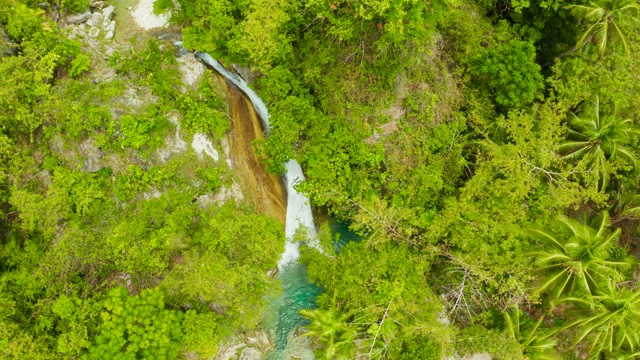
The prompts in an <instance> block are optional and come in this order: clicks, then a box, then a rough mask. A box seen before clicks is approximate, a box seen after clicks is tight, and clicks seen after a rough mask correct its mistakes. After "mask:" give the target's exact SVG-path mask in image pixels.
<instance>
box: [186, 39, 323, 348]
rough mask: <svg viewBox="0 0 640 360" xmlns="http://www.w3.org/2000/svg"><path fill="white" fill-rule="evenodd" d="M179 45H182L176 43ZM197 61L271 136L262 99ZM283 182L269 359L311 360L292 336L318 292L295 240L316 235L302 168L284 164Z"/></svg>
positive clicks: (204, 57)
mask: <svg viewBox="0 0 640 360" xmlns="http://www.w3.org/2000/svg"><path fill="white" fill-rule="evenodd" d="M176 45H182V44H181V43H176ZM196 57H198V58H199V59H200V60H202V61H203V62H204V63H205V64H207V65H209V66H211V67H212V68H213V69H215V70H216V71H217V72H218V73H220V74H221V75H222V76H224V77H225V78H226V79H227V80H228V81H229V82H231V83H232V84H234V85H235V86H236V87H238V88H239V89H240V90H241V91H242V92H243V93H244V94H245V95H246V96H247V97H248V98H249V99H250V100H251V103H252V104H253V107H254V108H255V111H256V113H257V114H258V116H259V118H260V121H261V122H262V126H263V129H264V132H265V133H266V134H268V133H269V112H268V111H267V107H266V106H265V104H264V102H263V101H262V99H260V97H259V96H258V95H257V94H256V93H255V92H254V91H253V90H252V89H251V88H249V87H248V86H247V84H246V82H245V81H244V80H243V79H242V78H241V77H240V76H239V75H238V74H236V73H233V72H231V71H229V70H227V69H226V68H225V67H224V66H222V65H221V64H220V63H219V62H218V61H216V60H215V59H213V58H212V57H211V56H210V55H209V54H206V53H202V52H197V53H196ZM284 180H285V183H286V189H287V211H286V221H285V234H286V237H287V241H286V244H285V250H284V252H283V253H282V256H281V258H280V261H279V262H278V269H279V270H280V274H279V278H280V280H281V284H282V294H281V295H280V296H279V298H278V299H276V300H275V301H274V302H273V303H272V308H273V312H274V313H275V317H277V319H275V321H274V323H275V335H276V346H275V350H274V352H273V353H271V354H270V356H269V358H272V359H279V358H284V357H285V354H286V355H287V356H289V355H295V356H296V357H298V358H303V359H308V358H309V359H312V358H313V352H312V351H311V349H310V347H309V346H308V342H306V340H300V339H299V338H297V339H296V338H295V337H294V336H293V330H295V329H296V328H297V327H298V326H300V325H303V324H304V319H302V317H301V316H300V314H299V313H298V311H299V310H301V309H305V308H313V307H315V298H316V296H317V295H318V293H319V289H318V288H317V287H316V286H315V285H313V284H311V283H309V281H308V279H307V275H306V269H305V268H304V266H303V265H301V264H299V263H298V258H299V256H300V244H299V243H298V242H296V241H294V236H295V234H296V232H297V231H298V229H301V228H302V229H305V230H306V232H307V236H308V238H309V239H310V240H311V241H312V242H313V241H314V240H315V239H316V237H317V236H316V235H317V234H316V228H315V224H314V221H313V214H312V211H311V206H310V205H309V199H308V198H307V197H306V196H304V195H303V194H301V193H299V192H298V191H297V190H296V189H295V188H294V186H295V184H297V183H299V182H301V181H304V180H305V177H304V174H303V173H302V168H301V167H300V164H298V163H297V162H296V161H295V160H290V161H288V162H287V163H286V164H285V174H284ZM291 342H297V344H296V346H295V347H292V346H291V345H292V344H291ZM288 343H289V344H288ZM305 344H306V345H305ZM287 358H288V357H287Z"/></svg>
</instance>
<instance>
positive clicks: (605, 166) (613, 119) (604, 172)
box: [558, 96, 640, 189]
mask: <svg viewBox="0 0 640 360" xmlns="http://www.w3.org/2000/svg"><path fill="white" fill-rule="evenodd" d="M571 115H572V118H571V119H570V120H569V140H567V141H565V142H564V143H563V144H562V145H560V147H559V149H558V150H559V152H560V154H561V155H563V157H564V158H565V159H568V160H578V159H581V158H583V157H585V156H586V155H588V154H589V155H591V156H592V161H593V162H594V164H593V165H594V167H595V169H596V170H597V171H598V172H599V173H600V176H601V180H602V182H601V184H600V186H601V188H602V189H604V188H606V186H607V184H608V182H609V177H610V174H611V165H610V163H609V161H610V160H615V159H623V160H624V161H625V162H626V163H627V164H629V165H631V167H632V168H633V169H634V170H637V169H638V168H640V166H639V162H638V158H637V156H636V153H635V151H634V149H633V148H632V147H631V146H632V145H633V144H636V143H637V139H638V137H639V136H640V129H638V128H637V127H635V126H634V124H633V121H632V120H630V119H623V118H620V117H618V116H617V114H616V111H615V107H614V111H613V113H612V114H605V115H603V114H602V113H601V109H600V98H599V97H598V96H596V97H595V98H594V100H593V115H592V116H582V117H579V116H578V115H576V114H575V113H573V112H572V113H571Z"/></svg>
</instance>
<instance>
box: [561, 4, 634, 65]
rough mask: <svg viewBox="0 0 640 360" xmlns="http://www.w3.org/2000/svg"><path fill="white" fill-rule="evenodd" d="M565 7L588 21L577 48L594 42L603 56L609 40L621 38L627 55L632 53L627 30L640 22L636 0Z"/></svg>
mask: <svg viewBox="0 0 640 360" xmlns="http://www.w3.org/2000/svg"><path fill="white" fill-rule="evenodd" d="M565 9H570V10H571V13H572V14H573V15H574V16H576V17H578V18H580V19H583V20H585V22H587V23H588V28H587V30H586V31H585V32H584V33H583V34H582V35H581V36H580V38H578V42H577V44H576V47H575V49H578V48H580V47H582V46H584V45H586V44H587V43H589V42H593V43H595V45H596V46H597V47H598V52H599V53H600V55H601V56H602V55H604V52H605V51H606V49H607V44H608V43H609V41H610V40H611V39H613V38H619V39H620V41H621V42H622V45H623V46H624V50H625V51H626V53H627V55H630V53H631V51H630V50H629V44H628V43H627V36H626V35H625V31H626V30H627V28H628V27H629V25H631V24H633V23H635V24H640V19H638V15H640V4H638V3H637V2H636V0H598V1H592V2H590V3H589V4H588V5H570V6H566V7H565Z"/></svg>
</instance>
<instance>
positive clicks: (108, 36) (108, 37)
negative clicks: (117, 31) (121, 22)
mask: <svg viewBox="0 0 640 360" xmlns="http://www.w3.org/2000/svg"><path fill="white" fill-rule="evenodd" d="M104 38H105V39H113V30H109V31H107V35H105V36H104Z"/></svg>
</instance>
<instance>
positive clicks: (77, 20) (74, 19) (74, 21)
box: [66, 10, 91, 25]
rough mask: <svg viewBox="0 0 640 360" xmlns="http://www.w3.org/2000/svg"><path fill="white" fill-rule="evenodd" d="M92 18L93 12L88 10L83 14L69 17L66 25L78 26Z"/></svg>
mask: <svg viewBox="0 0 640 360" xmlns="http://www.w3.org/2000/svg"><path fill="white" fill-rule="evenodd" d="M90 18H91V11H89V10H87V11H85V12H83V13H82V14H76V15H70V16H67V19H66V23H67V24H71V25H78V24H82V23H83V22H85V21H87V20H89V19H90Z"/></svg>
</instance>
